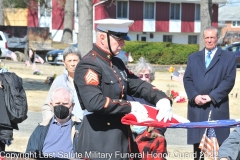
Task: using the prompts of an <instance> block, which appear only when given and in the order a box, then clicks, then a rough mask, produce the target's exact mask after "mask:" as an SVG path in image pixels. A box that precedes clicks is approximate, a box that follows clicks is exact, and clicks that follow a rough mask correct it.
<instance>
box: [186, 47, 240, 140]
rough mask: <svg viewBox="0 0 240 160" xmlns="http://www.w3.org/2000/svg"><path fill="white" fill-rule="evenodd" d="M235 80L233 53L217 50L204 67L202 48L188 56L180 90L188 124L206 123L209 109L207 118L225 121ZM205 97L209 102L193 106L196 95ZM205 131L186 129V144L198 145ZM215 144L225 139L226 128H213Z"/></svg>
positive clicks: (228, 131) (227, 130)
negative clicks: (182, 92) (186, 103)
mask: <svg viewBox="0 0 240 160" xmlns="http://www.w3.org/2000/svg"><path fill="white" fill-rule="evenodd" d="M235 77H236V58H235V54H233V53H231V52H229V51H224V50H221V48H218V49H217V51H216V53H215V55H214V57H213V59H212V61H211V63H210V65H209V66H208V68H207V69H206V67H205V49H203V50H202V51H199V52H196V53H193V54H191V55H190V56H189V57H188V62H187V67H186V71H185V73H184V78H183V80H184V88H185V91H186V93H187V96H188V99H189V101H188V113H187V114H188V119H189V120H190V121H191V122H198V121H207V120H208V115H209V112H210V110H212V114H211V119H212V120H221V119H229V98H228V94H229V93H230V91H231V90H232V88H233V86H234V83H235ZM204 94H206V95H209V96H210V97H211V99H212V101H211V102H209V103H207V104H205V105H203V106H198V105H196V104H195V103H194V99H195V97H196V96H197V95H204ZM204 131H205V129H204V128H202V129H189V130H188V137H187V143H188V144H195V143H199V142H200V139H201V138H202V136H203V134H204ZM215 132H216V136H217V139H218V143H219V144H222V142H223V141H224V140H225V139H226V138H227V136H228V135H229V133H230V130H229V128H217V129H215Z"/></svg>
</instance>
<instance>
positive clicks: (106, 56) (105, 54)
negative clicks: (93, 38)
mask: <svg viewBox="0 0 240 160" xmlns="http://www.w3.org/2000/svg"><path fill="white" fill-rule="evenodd" d="M93 51H94V52H96V53H98V54H99V55H100V56H101V57H103V58H104V59H105V60H107V61H112V58H113V56H112V54H111V53H108V52H106V51H104V50H102V49H101V48H100V47H99V46H97V45H96V44H94V45H93Z"/></svg>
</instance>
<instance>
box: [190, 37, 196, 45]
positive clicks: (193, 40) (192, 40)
mask: <svg viewBox="0 0 240 160" xmlns="http://www.w3.org/2000/svg"><path fill="white" fill-rule="evenodd" d="M188 44H197V36H188Z"/></svg>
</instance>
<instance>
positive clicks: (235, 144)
mask: <svg viewBox="0 0 240 160" xmlns="http://www.w3.org/2000/svg"><path fill="white" fill-rule="evenodd" d="M239 153H240V127H237V128H235V129H234V130H233V131H232V132H231V133H230V135H229V137H228V138H227V139H226V140H225V141H224V142H223V144H222V145H221V147H220V148H219V151H218V158H219V159H220V158H228V159H229V160H240V154H239Z"/></svg>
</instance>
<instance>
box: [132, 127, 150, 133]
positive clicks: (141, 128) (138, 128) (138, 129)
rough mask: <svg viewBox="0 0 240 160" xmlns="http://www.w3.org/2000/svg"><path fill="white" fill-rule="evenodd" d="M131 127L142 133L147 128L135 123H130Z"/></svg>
mask: <svg viewBox="0 0 240 160" xmlns="http://www.w3.org/2000/svg"><path fill="white" fill-rule="evenodd" d="M132 129H133V131H134V132H136V133H137V134H142V133H143V132H144V131H145V130H146V129H147V126H135V125H132Z"/></svg>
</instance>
